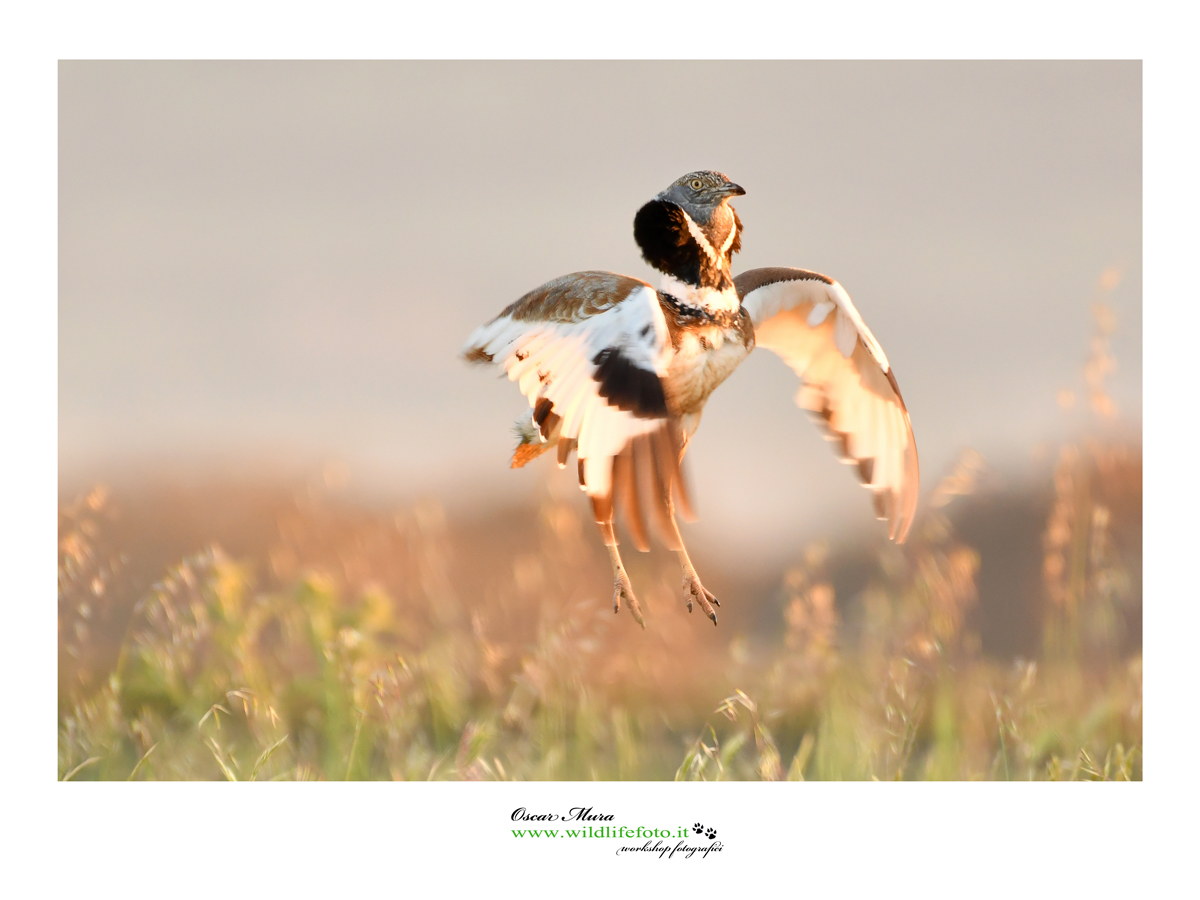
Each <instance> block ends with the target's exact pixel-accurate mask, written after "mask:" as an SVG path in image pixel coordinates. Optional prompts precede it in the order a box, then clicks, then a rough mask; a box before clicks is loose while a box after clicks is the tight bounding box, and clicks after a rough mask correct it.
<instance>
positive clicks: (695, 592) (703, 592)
mask: <svg viewBox="0 0 1200 900" xmlns="http://www.w3.org/2000/svg"><path fill="white" fill-rule="evenodd" d="M683 595H684V597H686V598H687V609H688V612H691V611H692V600H693V599H694V600H695V601H696V602H697V603H699V604H700V608H701V609H702V610H704V614H705V615H706V616H708V617H709V618H710V619H712V623H713V624H714V625H716V624H717V613H716V611H715V610H714V609H713V607H714V606H720V605H721V601H720V600H718V599H717V598H716V597H715V596H714V595H713V594H712V592H711V591H709V590H708V589H707V588H705V587H704V585H702V584H701V583H700V578H699V576H697V575H696V573H695V572H684V573H683Z"/></svg>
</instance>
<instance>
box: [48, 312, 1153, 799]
mask: <svg viewBox="0 0 1200 900" xmlns="http://www.w3.org/2000/svg"><path fill="white" fill-rule="evenodd" d="M1095 312H1096V317H1097V331H1096V335H1097V339H1096V340H1094V342H1093V347H1092V355H1091V358H1090V360H1089V370H1088V371H1089V374H1088V383H1089V386H1090V407H1091V409H1092V410H1093V411H1094V412H1095V413H1096V414H1097V417H1096V422H1097V423H1098V425H1097V429H1096V434H1097V435H1098V434H1103V433H1107V432H1106V431H1105V430H1104V429H1103V428H1102V427H1101V426H1100V424H1099V423H1103V422H1104V421H1106V420H1108V419H1111V417H1112V415H1113V409H1112V408H1111V403H1110V401H1108V399H1107V396H1106V394H1105V393H1104V387H1103V380H1104V372H1105V371H1106V367H1105V364H1104V360H1105V358H1106V347H1107V345H1106V343H1105V336H1106V334H1107V332H1108V331H1110V330H1111V321H1109V320H1107V319H1106V318H1105V315H1106V313H1105V308H1104V307H1102V306H1097V308H1096V310H1095ZM1060 401H1061V402H1062V403H1063V405H1064V406H1069V405H1071V404H1072V403H1073V402H1074V398H1073V396H1067V395H1066V394H1064V395H1063V396H1061V397H1060ZM1043 450H1044V451H1045V450H1046V448H1043ZM1044 456H1045V458H1046V465H1044V466H1043V468H1042V469H1041V472H1042V475H1041V478H1040V479H1039V478H1036V477H1035V478H1033V479H1032V480H1031V481H1030V482H1028V483H1027V484H1026V485H1025V486H1023V487H1022V486H1018V485H1015V484H1013V483H1011V482H1006V481H1004V480H1003V479H996V478H989V476H988V468H987V465H986V463H985V461H984V460H983V459H982V458H981V457H980V456H979V455H978V454H977V453H974V452H972V451H967V452H965V453H963V455H962V457H961V459H960V461H959V463H958V466H957V467H956V469H955V470H954V471H953V472H951V473H950V474H949V475H948V476H946V477H945V478H944V479H942V481H941V483H940V484H938V485H937V486H936V487H935V488H934V489H933V490H932V491H931V492H928V491H927V492H926V499H925V500H924V505H923V510H922V512H921V514H920V517H919V519H918V521H917V525H916V527H915V528H914V534H913V536H912V537H911V538H910V541H909V543H908V544H906V545H905V546H903V547H895V546H892V545H888V544H887V543H886V542H885V541H883V540H882V538H881V536H880V535H879V534H874V535H872V536H870V537H867V538H864V537H863V536H861V535H859V536H856V537H852V538H851V539H848V540H844V541H841V542H839V543H837V544H834V545H831V544H830V543H828V542H818V543H814V544H810V545H808V546H806V547H803V548H797V550H796V552H795V553H794V554H793V556H792V558H791V559H790V561H789V564H788V565H787V566H786V567H784V569H783V570H782V571H774V570H760V571H758V572H757V574H753V575H748V574H747V573H745V572H740V573H739V572H723V571H721V570H719V569H714V567H713V566H712V565H706V564H705V562H704V560H703V559H700V560H699V561H698V565H699V566H700V570H701V572H702V573H703V577H704V579H705V583H706V585H708V586H710V587H711V588H712V589H713V590H714V591H715V593H716V594H717V595H718V596H719V597H721V598H722V599H723V601H724V603H723V605H722V608H721V624H720V627H719V628H716V629H714V628H712V627H711V626H709V624H708V622H707V620H706V619H704V618H703V616H700V615H694V616H689V615H688V614H687V613H686V611H685V609H684V607H683V605H682V601H681V594H680V591H679V584H678V582H679V573H678V567H677V565H676V563H675V561H674V559H673V557H672V556H671V555H670V554H668V553H666V552H665V551H661V550H655V551H652V552H651V553H650V554H647V555H642V554H637V553H633V552H628V553H627V564H628V567H629V571H630V575H631V577H632V579H633V582H634V585H635V588H636V589H637V591H638V593H639V598H640V600H641V602H642V604H643V607H644V608H645V610H646V612H647V615H648V621H649V628H648V629H647V630H646V631H644V632H643V631H642V630H641V629H639V628H638V627H637V626H636V625H635V624H634V623H633V621H632V618H631V617H630V616H629V615H628V614H627V613H624V612H623V613H622V614H621V615H620V616H617V617H614V616H613V613H612V607H611V605H610V583H609V582H610V574H609V570H608V564H607V560H606V557H605V554H604V551H603V549H602V546H601V544H600V542H599V541H598V540H597V538H596V535H595V534H594V528H593V526H592V525H591V523H590V521H589V519H588V516H587V510H586V508H585V504H584V503H583V499H582V497H581V496H580V495H578V492H560V491H559V490H557V488H556V483H555V482H547V483H546V485H545V486H544V487H543V488H542V490H541V493H540V496H539V497H538V499H537V501H536V503H535V504H532V505H529V506H518V507H513V508H506V509H500V508H497V509H492V510H487V511H483V512H480V513H477V514H476V515H474V516H466V515H455V516H449V515H448V514H447V512H446V510H445V509H444V508H443V507H442V505H440V504H439V503H438V502H437V501H436V500H426V501H422V502H420V503H417V504H414V505H409V506H405V507H404V508H399V509H379V508H371V507H369V506H365V505H363V504H362V503H356V502H351V501H348V500H347V499H346V498H345V496H344V495H342V494H340V493H339V491H338V490H337V487H338V483H339V473H338V471H337V469H336V467H333V468H328V469H326V470H325V471H324V472H322V473H319V474H318V475H317V476H316V477H314V478H312V479H311V480H309V481H308V482H306V483H303V484H299V485H296V484H293V485H286V484H277V483H276V484H273V483H270V482H269V481H261V480H260V481H257V482H254V483H245V482H242V483H239V482H232V481H227V482H223V483H215V482H213V483H199V484H196V485H193V486H192V487H185V486H183V485H181V484H179V483H160V484H158V485H157V486H155V484H154V482H152V481H145V482H142V483H141V484H140V485H139V486H136V487H134V486H130V487H125V488H123V489H111V490H110V489H106V488H104V487H96V488H94V489H93V490H91V491H90V492H88V493H86V494H85V495H81V496H79V497H77V498H74V499H73V500H71V501H70V502H67V503H64V504H63V506H62V508H61V510H60V569H59V698H60V699H59V717H58V719H59V761H58V766H59V775H60V778H63V779H68V778H70V779H75V780H82V779H125V778H137V779H220V778H227V779H231V780H234V779H236V780H254V779H260V780H261V779H438V778H455V779H671V778H677V779H767V780H773V779H783V778H788V779H869V778H877V779H1140V778H1141V773H1142V759H1141V746H1142V712H1141V710H1142V706H1141V698H1142V681H1141V679H1142V669H1141V542H1142V538H1141V509H1142V493H1141V485H1142V472H1141V450H1140V446H1138V445H1131V444H1128V443H1126V442H1121V441H1118V440H1116V439H1114V438H1111V437H1110V438H1104V439H1102V438H1099V437H1096V436H1093V437H1084V438H1081V439H1080V440H1078V441H1076V442H1071V443H1066V444H1063V445H1061V446H1059V447H1057V448H1055V452H1053V453H1049V452H1045V453H1044Z"/></svg>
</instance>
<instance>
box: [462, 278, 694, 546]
mask: <svg viewBox="0 0 1200 900" xmlns="http://www.w3.org/2000/svg"><path fill="white" fill-rule="evenodd" d="M568 318H569V317H568ZM463 352H464V355H465V356H466V357H467V358H468V359H474V360H479V359H487V360H490V361H492V362H495V363H496V364H498V365H500V366H502V367H503V368H504V370H505V372H506V373H507V374H508V377H509V380H511V381H515V382H517V384H518V386H519V387H520V389H521V393H522V394H524V395H525V398H526V399H527V400H528V401H529V405H530V407H531V408H532V410H533V420H534V424H535V425H536V426H537V428H538V431H539V434H540V437H541V440H542V441H543V442H544V443H545V442H551V441H554V442H557V450H558V462H559V465H560V466H563V465H565V464H566V461H567V457H568V455H569V453H570V451H571V450H572V449H575V451H576V454H577V456H578V458H579V464H580V487H581V488H583V490H585V491H586V492H587V494H588V496H589V497H590V498H591V499H592V502H593V506H594V507H595V511H596V518H597V521H611V518H612V499H613V462H614V460H615V459H616V458H617V457H619V456H621V455H622V454H623V453H624V454H626V455H629V456H630V458H631V460H632V461H633V462H634V463H635V464H637V463H638V460H636V459H633V445H634V444H639V445H641V444H646V445H647V446H649V444H650V443H654V444H655V445H656V446H657V445H660V444H661V441H662V440H663V439H670V438H671V435H672V434H674V431H673V429H675V428H676V427H677V422H676V420H675V419H674V418H673V417H672V415H671V413H670V408H669V406H668V402H667V398H666V395H665V393H664V388H663V377H664V376H665V375H666V373H667V367H668V364H669V362H670V355H671V353H672V349H671V342H670V338H669V334H668V331H667V323H666V320H665V319H664V318H663V313H662V309H661V307H660V306H659V302H658V295H657V293H656V292H655V291H654V289H653V288H651V287H649V286H648V285H644V284H643V285H638V286H637V287H635V288H634V289H633V290H631V291H630V292H629V293H628V295H627V296H625V297H624V298H623V299H618V300H617V302H615V303H613V304H612V305H611V306H608V307H607V308H604V309H603V310H602V311H600V312H598V313H596V314H592V315H588V316H586V317H585V318H581V319H579V320H578V321H561V320H556V319H553V318H551V319H546V318H538V319H530V318H517V317H516V316H515V315H513V314H509V315H502V316H500V317H499V318H497V319H495V320H494V321H492V322H490V323H488V324H487V325H484V326H483V327H482V328H479V329H477V330H476V331H475V333H474V334H472V335H471V338H470V339H469V340H468V342H467V345H466V347H465V348H464V351H463ZM641 438H647V439H649V442H648V441H641V440H639V439H641ZM547 449H549V448H547ZM640 456H642V457H644V459H642V460H641V465H642V467H643V468H644V467H645V466H646V465H656V464H657V463H658V462H659V461H660V460H659V458H658V456H657V454H655V453H650V454H649V455H646V454H645V453H642V454H640ZM663 465H667V468H668V470H673V473H674V475H672V472H671V471H660V472H657V474H656V476H655V477H659V478H664V479H665V483H666V485H667V486H668V487H670V486H671V485H672V483H673V482H674V478H675V477H677V476H678V465H679V460H678V458H676V459H675V460H674V463H673V465H668V464H667V463H665V462H664V463H663ZM678 487H679V490H680V497H681V500H683V501H684V503H686V495H685V494H684V492H683V486H682V483H681V482H678ZM622 489H623V490H624V489H625V486H622ZM634 492H635V497H634V499H635V501H636V486H635V488H634ZM652 505H653V504H652ZM627 512H628V510H627ZM631 524H632V523H631ZM638 526H639V528H638V529H636V530H637V531H640V521H639V522H638ZM643 542H644V540H642V541H639V545H641V544H642V543H643Z"/></svg>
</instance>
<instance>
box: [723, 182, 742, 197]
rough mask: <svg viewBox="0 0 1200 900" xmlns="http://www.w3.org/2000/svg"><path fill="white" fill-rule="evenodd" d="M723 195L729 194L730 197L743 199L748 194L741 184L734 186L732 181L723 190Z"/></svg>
mask: <svg viewBox="0 0 1200 900" xmlns="http://www.w3.org/2000/svg"><path fill="white" fill-rule="evenodd" d="M721 193H723V194H727V195H729V196H730V197H741V196H742V195H743V194H745V193H746V189H745V188H744V187H742V186H741V185H740V184H734V183H733V182H732V181H731V182H729V184H727V185H725V187H723V188H721Z"/></svg>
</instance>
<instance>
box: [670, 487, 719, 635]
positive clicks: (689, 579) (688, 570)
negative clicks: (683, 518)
mask: <svg viewBox="0 0 1200 900" xmlns="http://www.w3.org/2000/svg"><path fill="white" fill-rule="evenodd" d="M666 501H667V522H668V523H669V524H670V527H671V529H672V530H673V531H674V533H675V542H676V543H677V544H678V545H679V549H678V550H676V551H675V552H676V553H678V554H679V565H680V568H682V569H683V595H684V597H685V598H686V599H687V608H688V612H691V611H692V599H693V598H695V600H696V602H697V603H699V604H700V608H701V609H702V610H704V614H705V615H706V616H708V617H709V618H710V619H712V623H713V624H714V625H716V624H717V613H716V611H715V610H714V609H713V607H714V606H720V605H721V601H720V600H718V599H717V598H716V597H715V596H713V594H712V593H710V592H709V591H708V590H707V589H706V588H705V587H704V585H702V584H701V583H700V576H699V575H697V574H696V567H695V566H693V565H692V561H691V559H690V558H688V554H687V548H686V547H685V546H684V545H683V535H681V534H680V533H679V525H677V524H676V522H675V502H674V500H673V499H672V498H671V494H670V489H669V488H668V490H667V496H666Z"/></svg>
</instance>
